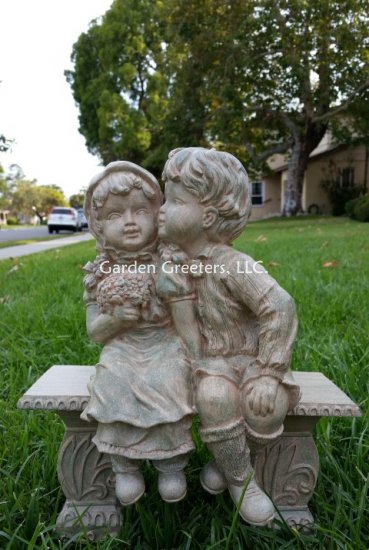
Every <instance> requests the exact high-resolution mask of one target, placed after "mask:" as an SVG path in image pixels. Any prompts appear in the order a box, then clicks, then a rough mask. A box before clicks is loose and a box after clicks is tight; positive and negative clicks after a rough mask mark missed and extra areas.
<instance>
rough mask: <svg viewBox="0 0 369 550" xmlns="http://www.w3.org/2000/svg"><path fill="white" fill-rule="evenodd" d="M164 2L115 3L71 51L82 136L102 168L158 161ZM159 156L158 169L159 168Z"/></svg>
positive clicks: (163, 94)
mask: <svg viewBox="0 0 369 550" xmlns="http://www.w3.org/2000/svg"><path fill="white" fill-rule="evenodd" d="M161 12H162V2H161V1H158V0H124V1H121V0H115V1H114V2H113V4H112V6H111V8H110V10H108V11H107V12H106V14H105V16H104V17H103V18H102V20H101V21H94V22H92V24H91V26H90V28H89V30H88V31H87V32H86V33H83V34H82V35H81V36H80V37H79V39H78V41H77V42H76V44H75V45H74V47H73V53H72V60H73V62H74V70H73V71H69V72H67V73H66V75H67V79H68V81H69V83H70V85H71V87H72V90H73V95H74V98H75V100H76V102H77V103H78V105H79V107H80V117H79V121H80V131H81V133H82V134H83V135H84V136H85V138H86V144H87V147H88V149H89V151H91V152H92V153H94V154H98V155H99V157H100V158H101V160H102V161H103V162H104V163H108V162H111V161H113V160H117V159H119V158H126V159H129V160H131V161H133V162H137V163H139V164H143V165H145V164H147V156H148V155H150V157H151V158H152V160H151V165H152V164H154V165H155V157H156V156H159V157H160V150H161V133H162V125H163V116H164V112H165V105H166V93H167V77H166V75H165V74H164V73H163V72H162V70H161V69H162V67H163V58H164V56H165V48H164V43H163V39H162V36H163V31H162V27H163V25H164V22H163V17H162V15H161ZM162 157H163V155H161V157H160V160H159V162H158V165H159V164H161V163H162Z"/></svg>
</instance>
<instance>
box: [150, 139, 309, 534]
mask: <svg viewBox="0 0 369 550" xmlns="http://www.w3.org/2000/svg"><path fill="white" fill-rule="evenodd" d="M163 179H164V181H165V196H166V201H165V204H164V205H163V206H162V207H161V209H160V212H159V236H160V237H161V238H162V240H163V241H165V240H167V241H168V242H171V243H173V244H174V245H176V246H178V247H179V248H180V249H182V251H184V253H185V254H186V255H187V257H188V261H187V264H188V265H187V268H186V270H184V271H185V273H187V274H189V275H186V276H187V277H189V276H190V278H191V279H192V284H193V288H194V291H195V311H196V318H197V322H198V328H199V333H200V337H201V353H200V354H199V355H197V356H195V355H193V359H192V363H193V382H194V389H193V391H194V397H195V405H196V409H197V411H198V414H199V416H200V435H201V438H202V440H203V441H204V443H206V444H207V446H208V448H209V450H210V451H211V452H212V454H213V455H214V459H215V461H214V462H211V463H209V464H208V465H206V466H205V468H204V469H203V471H202V472H201V477H200V479H201V483H202V485H203V487H204V488H205V489H206V490H207V491H208V492H210V493H213V494H216V493H219V492H221V491H223V490H224V489H225V488H228V490H229V492H230V494H231V497H232V499H233V500H234V502H235V503H236V504H240V514H241V516H242V518H243V519H244V520H245V521H247V522H248V523H250V524H252V525H269V524H270V523H271V521H272V520H273V517H274V506H273V503H272V502H271V501H270V499H269V498H268V497H267V495H266V494H265V493H264V492H263V491H262V490H261V489H260V488H259V487H258V485H257V483H256V481H255V479H254V472H253V468H252V465H251V460H250V446H253V445H256V446H260V445H265V444H268V443H270V442H271V441H273V440H274V439H275V438H277V437H278V436H279V435H280V434H281V433H282V431H283V421H284V418H285V416H286V414H287V412H288V411H289V410H290V409H292V408H293V407H294V406H295V405H296V404H297V402H298V399H299V388H298V386H297V385H296V384H295V383H294V381H293V378H292V374H291V371H290V370H289V362H290V358H291V352H292V346H293V343H294V339H295V335H296V329H297V320H296V314H295V306H294V302H293V300H292V299H291V297H290V296H289V295H288V294H287V292H285V291H284V290H283V289H282V288H281V287H280V286H279V285H278V284H277V282H276V281H275V280H274V279H273V278H272V277H270V276H269V275H268V273H267V272H266V271H265V269H264V268H262V267H261V266H260V263H259V262H258V263H256V262H254V260H252V258H250V257H249V256H246V255H245V254H243V253H241V252H238V251H236V250H234V249H233V248H231V246H230V245H231V242H232V241H233V240H234V239H235V238H236V237H237V236H238V235H240V233H241V232H242V231H243V230H244V227H245V225H246V223H247V220H248V217H249V214H250V210H251V198H250V186H249V181H248V176H247V173H246V171H245V169H244V168H243V166H242V164H241V163H240V162H239V161H238V160H237V159H236V158H235V157H234V156H232V155H231V154H229V153H226V152H220V151H215V150H213V149H212V150H208V149H203V148H200V147H189V148H183V149H175V150H174V151H172V152H171V153H170V154H169V158H168V161H167V163H166V165H165V167H164V172H163ZM177 267H181V266H177ZM182 267H184V266H183V265H182ZM163 269H164V266H163ZM191 274H192V277H191ZM162 297H163V298H166V299H167V301H168V302H170V301H171V300H173V301H174V302H175V301H176V300H177V299H178V298H177V297H176V296H175V292H173V291H172V292H171V293H168V295H167V296H166V297H165V296H162ZM175 321H176V323H175V324H177V323H178V322H179V320H178V319H177V320H176V319H175ZM246 484H247V487H246V489H245V485H246ZM242 497H243V499H242V502H241V503H240V502H239V501H240V500H241V498H242Z"/></svg>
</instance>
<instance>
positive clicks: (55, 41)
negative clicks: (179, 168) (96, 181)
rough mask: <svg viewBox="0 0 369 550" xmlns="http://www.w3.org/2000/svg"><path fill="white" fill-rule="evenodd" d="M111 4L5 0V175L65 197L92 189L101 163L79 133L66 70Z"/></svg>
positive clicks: (1, 75)
mask: <svg viewBox="0 0 369 550" xmlns="http://www.w3.org/2000/svg"><path fill="white" fill-rule="evenodd" d="M111 4H112V0H61V1H60V0H0V21H1V26H0V134H4V135H5V136H6V137H7V138H9V139H14V140H15V143H14V144H13V145H12V151H11V153H8V152H7V153H0V164H1V165H2V166H3V168H4V169H5V170H7V169H8V167H9V165H10V164H19V166H21V167H22V169H23V172H24V174H25V176H26V177H27V178H28V179H36V180H37V182H38V183H39V184H41V185H48V184H56V185H59V186H60V187H61V188H62V189H63V191H64V193H65V195H66V197H67V198H68V197H69V196H70V195H72V194H73V193H77V192H78V191H79V190H80V189H81V188H82V187H84V186H86V185H88V183H89V181H90V179H91V178H92V176H93V175H94V174H96V173H97V172H99V170H100V166H99V160H98V159H97V157H94V156H93V155H91V154H90V153H88V151H87V148H86V146H85V139H84V137H83V136H82V135H81V134H80V133H79V132H78V108H77V107H76V105H75V103H74V99H73V96H72V91H71V88H70V86H69V84H68V83H67V82H66V80H65V76H64V71H65V70H66V69H70V68H71V67H72V64H71V61H70V55H71V52H72V46H73V44H74V43H75V42H76V41H77V39H78V37H79V35H80V34H81V33H82V32H85V31H87V29H88V26H89V23H90V21H91V20H92V19H95V18H96V17H99V16H100V15H102V14H104V13H105V11H106V10H107V9H109V7H110V5H111Z"/></svg>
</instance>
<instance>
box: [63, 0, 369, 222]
mask: <svg viewBox="0 0 369 550" xmlns="http://www.w3.org/2000/svg"><path fill="white" fill-rule="evenodd" d="M368 23H369V0H345V2H342V1H340V0H329V1H326V2H322V1H321V0H248V1H247V2H245V1H244V0H233V1H232V2H227V1H224V0H168V1H167V2H165V3H164V2H161V1H159V0H154V1H149V0H137V1H134V0H116V1H115V2H114V3H113V5H112V7H111V9H110V10H109V11H108V12H107V13H106V14H105V16H104V17H103V19H102V21H100V22H97V21H95V22H94V23H93V24H92V25H91V27H90V29H89V31H88V32H87V33H85V34H83V35H81V36H80V38H79V40H78V42H77V43H76V44H75V46H74V50H73V54H72V59H73V61H74V70H73V71H71V72H69V73H68V79H69V82H70V84H71V86H72V90H73V94H74V97H75V99H76V101H77V103H78V104H79V107H80V129H81V132H82V133H83V134H84V135H85V137H86V142H87V146H88V148H89V149H90V151H92V152H94V153H98V154H99V156H100V158H101V159H102V160H103V162H105V163H106V162H108V161H111V160H114V159H116V158H127V159H130V160H132V161H134V162H138V163H140V164H143V165H144V166H147V167H148V168H149V169H152V170H154V171H156V173H158V171H159V169H160V168H161V167H162V165H163V162H164V160H165V155H166V153H167V151H168V149H169V148H171V147H176V146H180V145H185V146H186V145H216V146H217V147H219V148H226V149H227V150H229V151H231V152H233V153H235V154H236V155H237V156H239V157H240V158H241V160H243V161H244V162H246V163H248V164H250V163H253V167H254V169H255V170H257V171H261V170H264V168H265V164H264V163H265V161H266V160H267V159H268V158H269V157H270V156H271V155H272V154H274V153H285V154H287V155H288V181H287V185H286V195H285V200H284V208H285V214H295V213H296V212H298V211H299V210H301V195H302V186H303V177H304V172H305V169H306V165H307V162H308V158H309V155H310V153H311V152H312V151H313V150H314V149H315V147H316V146H317V145H318V143H319V142H320V140H321V138H322V137H323V135H324V134H325V132H326V131H327V129H328V128H332V129H334V130H335V131H336V132H338V131H339V129H340V131H341V132H342V128H343V127H344V126H345V123H343V122H342V121H347V120H348V119H349V120H350V127H351V128H354V127H357V128H359V129H360V132H361V134H363V135H364V136H365V135H368V123H367V122H363V121H364V120H365V121H367V120H368V117H367V114H368V101H367V100H368V89H369V67H368V60H369V48H368V45H369V30H368V29H369V25H368ZM363 114H365V115H366V116H363Z"/></svg>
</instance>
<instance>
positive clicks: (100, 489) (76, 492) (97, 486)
mask: <svg viewBox="0 0 369 550" xmlns="http://www.w3.org/2000/svg"><path fill="white" fill-rule="evenodd" d="M58 477H59V481H60V483H61V485H62V488H63V491H64V494H65V495H66V497H67V498H68V499H70V500H73V502H75V503H77V502H78V503H82V502H94V501H101V500H103V501H105V500H106V499H108V498H109V497H111V500H112V501H115V493H114V481H113V474H112V470H111V462H110V460H109V459H108V458H107V457H106V456H105V455H103V454H100V453H99V452H98V450H97V448H96V446H95V445H94V443H92V434H91V433H87V434H86V433H85V434H83V433H82V434H80V433H78V434H75V433H73V434H70V435H68V433H67V434H66V436H65V438H64V441H63V443H62V445H61V447H60V451H59V461H58Z"/></svg>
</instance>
